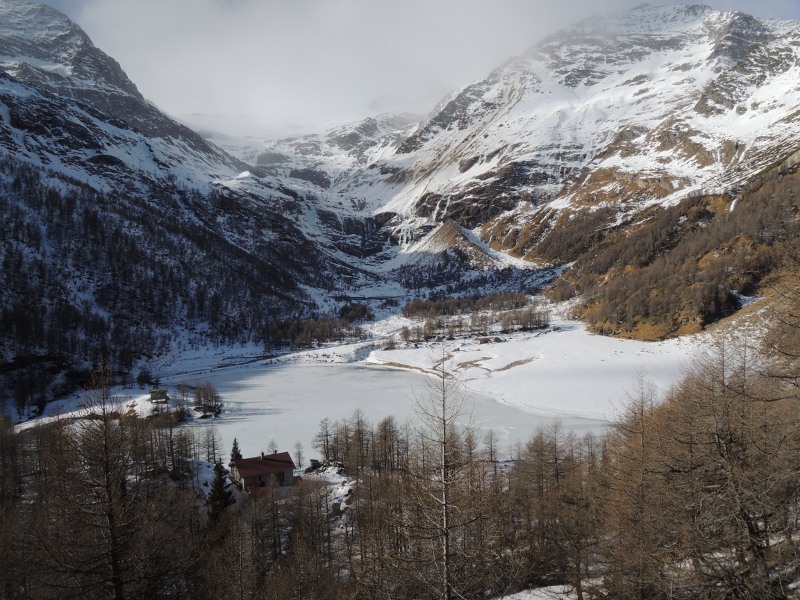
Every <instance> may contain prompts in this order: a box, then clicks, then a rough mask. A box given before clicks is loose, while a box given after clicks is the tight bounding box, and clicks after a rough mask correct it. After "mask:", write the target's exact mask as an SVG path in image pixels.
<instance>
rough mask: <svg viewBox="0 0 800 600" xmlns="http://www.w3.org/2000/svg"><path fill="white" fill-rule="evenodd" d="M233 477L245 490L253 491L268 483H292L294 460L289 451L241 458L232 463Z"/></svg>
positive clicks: (279, 484)
mask: <svg viewBox="0 0 800 600" xmlns="http://www.w3.org/2000/svg"><path fill="white" fill-rule="evenodd" d="M230 467H231V479H232V480H233V482H234V483H236V484H237V485H238V486H239V487H241V488H242V489H243V490H244V491H245V492H248V493H253V492H256V491H257V490H258V488H262V487H265V486H267V485H277V486H282V485H292V483H293V481H294V468H295V467H294V461H293V460H292V457H291V456H289V453H288V452H276V453H275V454H264V453H263V452H262V453H261V456H256V457H255V458H240V459H238V460H234V461H233V462H231V464H230Z"/></svg>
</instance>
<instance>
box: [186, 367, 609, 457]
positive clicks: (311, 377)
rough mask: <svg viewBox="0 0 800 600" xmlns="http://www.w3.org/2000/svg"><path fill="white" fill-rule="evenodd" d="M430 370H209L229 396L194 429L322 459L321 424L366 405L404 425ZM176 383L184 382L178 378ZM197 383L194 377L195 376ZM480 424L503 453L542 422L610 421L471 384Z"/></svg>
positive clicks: (249, 448)
mask: <svg viewBox="0 0 800 600" xmlns="http://www.w3.org/2000/svg"><path fill="white" fill-rule="evenodd" d="M429 379H430V378H429V377H427V376H425V375H423V374H422V373H418V372H414V371H409V370H401V369H395V368H389V367H383V366H378V365H369V364H363V363H362V364H359V363H350V364H348V363H340V364H331V365H318V364H317V365H315V364H311V365H274V366H265V365H255V364H254V365H250V366H245V367H235V368H230V369H224V370H219V371H211V372H208V373H204V374H203V375H202V376H201V378H200V379H199V382H200V383H202V382H203V381H206V380H207V381H210V382H211V383H212V384H213V385H214V386H215V387H216V388H217V390H218V391H219V393H220V394H221V395H222V397H223V402H224V404H225V409H224V411H223V413H222V415H220V416H219V417H217V418H215V419H213V420H210V419H209V420H203V421H198V422H196V423H195V424H193V425H192V427H206V426H210V425H212V424H213V425H214V427H216V429H217V431H218V432H219V434H220V437H221V438H222V443H223V451H224V454H223V458H227V456H228V453H229V451H230V447H231V444H232V443H233V438H234V437H235V438H237V440H238V442H239V446H240V447H241V449H242V453H243V454H244V455H245V456H255V455H257V454H258V453H259V452H261V451H262V450H264V451H267V450H268V448H269V446H270V442H271V440H274V441H275V443H276V445H277V447H278V448H279V449H280V450H286V451H290V452H292V453H294V446H295V444H296V443H297V442H298V441H299V442H300V443H302V444H303V448H304V454H305V456H306V458H314V457H317V453H316V451H315V450H313V449H312V439H313V437H314V435H315V434H316V432H317V430H318V427H319V422H320V421H321V420H322V419H323V418H325V417H328V418H329V419H330V420H331V422H333V421H336V420H342V419H347V418H348V417H349V416H350V415H352V414H353V412H354V411H355V410H356V409H359V408H360V409H361V410H362V411H363V412H364V414H365V416H366V418H367V419H368V420H369V422H370V423H371V424H372V425H375V424H377V423H378V421H380V420H381V419H383V418H384V417H386V416H388V415H392V416H394V417H395V419H396V420H397V422H398V424H403V423H404V422H405V421H406V420H407V419H413V417H414V403H415V400H414V399H415V396H417V397H423V396H425V395H426V394H428V393H429V392H428V388H427V386H426V380H429ZM170 383H171V384H176V383H177V382H173V381H171V382H170ZM187 383H189V384H194V383H196V382H194V381H187ZM464 395H465V399H466V400H467V403H466V405H467V406H470V405H471V406H472V408H473V410H472V421H473V424H474V425H475V426H476V427H477V428H478V429H479V431H480V433H481V435H484V434H485V433H486V432H487V431H488V430H489V429H491V430H493V431H494V434H495V439H496V441H497V445H498V449H499V450H500V451H501V456H503V457H506V456H508V455H509V454H510V452H511V450H512V449H513V448H514V446H515V445H516V444H517V443H522V444H524V443H525V442H526V441H527V440H528V439H529V438H530V437H531V436H532V435H533V434H534V433H535V432H536V430H537V428H538V427H542V426H547V425H549V424H551V423H553V422H554V421H556V420H557V419H559V420H560V421H561V423H562V425H563V427H564V429H567V430H573V431H575V432H576V433H577V434H579V435H583V434H584V433H586V432H589V431H593V432H597V433H601V432H602V431H603V429H604V428H605V427H606V426H607V425H608V422H607V421H603V420H599V419H587V418H581V417H576V416H574V415H572V416H570V415H557V414H553V413H544V412H537V411H536V410H534V409H531V408H528V407H521V406H520V407H517V406H511V405H508V404H503V403H500V402H498V401H497V400H495V399H494V398H491V397H490V396H488V395H486V394H485V393H484V394H481V393H478V392H475V391H471V390H469V389H466V388H465V389H464Z"/></svg>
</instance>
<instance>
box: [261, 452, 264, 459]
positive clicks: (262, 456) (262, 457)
mask: <svg viewBox="0 0 800 600" xmlns="http://www.w3.org/2000/svg"><path fill="white" fill-rule="evenodd" d="M261 460H264V451H263V450H262V451H261Z"/></svg>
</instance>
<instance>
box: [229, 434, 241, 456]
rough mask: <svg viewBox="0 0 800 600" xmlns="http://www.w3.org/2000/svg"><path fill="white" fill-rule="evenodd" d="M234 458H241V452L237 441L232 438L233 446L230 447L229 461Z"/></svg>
mask: <svg viewBox="0 0 800 600" xmlns="http://www.w3.org/2000/svg"><path fill="white" fill-rule="evenodd" d="M235 460H242V452H241V450H239V442H238V440H237V439H236V438H233V447H231V462H233V461H235Z"/></svg>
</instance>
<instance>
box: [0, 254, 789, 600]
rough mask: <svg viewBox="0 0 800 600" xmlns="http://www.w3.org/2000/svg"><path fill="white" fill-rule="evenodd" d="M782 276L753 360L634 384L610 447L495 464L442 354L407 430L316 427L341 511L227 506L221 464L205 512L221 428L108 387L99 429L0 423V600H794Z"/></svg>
mask: <svg viewBox="0 0 800 600" xmlns="http://www.w3.org/2000/svg"><path fill="white" fill-rule="evenodd" d="M795 266H796V265H795ZM794 273H795V279H794V281H793V283H790V284H786V285H784V286H783V287H782V288H781V290H780V291H781V295H780V297H779V299H778V301H776V303H775V308H774V310H775V316H774V319H773V321H774V323H776V325H775V326H774V327H773V328H772V329H771V330H770V331H769V332H768V333H767V335H765V336H764V346H763V347H754V346H753V345H752V344H751V343H750V342H749V341H748V340H746V339H738V340H726V341H724V342H720V343H719V344H717V345H716V346H714V347H712V348H710V349H709V350H708V351H707V352H706V354H704V355H701V356H698V357H696V359H695V360H694V362H693V366H692V368H691V370H690V371H689V372H688V373H687V374H686V376H685V378H684V379H683V381H681V382H680V383H679V384H678V385H676V386H675V387H674V388H673V389H672V390H670V391H669V392H668V394H667V395H666V397H665V398H663V399H659V400H657V399H656V397H655V393H654V391H653V390H652V388H651V386H650V385H649V384H648V383H647V381H646V380H645V379H641V380H640V381H638V382H636V384H635V385H634V386H633V389H632V390H631V391H630V392H629V394H628V396H629V397H628V401H627V404H626V406H627V408H626V410H625V413H624V414H623V415H622V417H621V419H620V420H619V422H618V423H617V424H616V425H615V426H614V427H613V429H612V430H611V431H610V433H609V434H608V435H607V436H602V437H596V436H592V435H589V436H586V437H583V438H580V437H577V436H576V435H574V434H573V433H572V432H569V431H566V430H564V429H563V428H562V427H561V426H560V425H559V424H555V425H552V426H550V427H548V428H546V429H543V430H540V431H538V432H536V433H535V434H534V435H533V436H532V437H531V438H530V440H529V441H528V442H527V443H526V444H525V445H524V446H522V447H518V448H517V449H515V450H514V451H513V453H512V454H513V456H509V455H507V454H506V455H504V456H500V455H499V454H498V450H497V448H496V444H495V441H494V439H493V438H492V436H491V435H488V436H486V435H483V434H481V433H480V431H479V430H477V429H475V428H474V427H472V426H470V425H469V423H468V419H467V418H466V416H465V415H466V413H468V410H466V407H464V406H463V403H462V401H461V397H460V394H459V389H458V382H457V380H456V379H454V378H453V377H452V374H451V373H450V372H449V371H448V369H447V366H446V365H447V356H442V361H441V362H440V364H439V367H438V371H437V372H438V377H436V378H433V379H432V380H431V383H432V385H431V387H430V388H429V389H428V390H426V391H425V392H424V393H422V394H421V395H420V396H419V398H417V402H418V410H417V418H415V419H414V420H413V422H409V423H403V424H401V423H398V422H397V421H396V420H395V419H393V418H392V417H386V418H384V419H382V420H381V421H380V422H379V423H377V424H374V425H373V424H371V423H369V422H368V421H367V420H366V418H365V416H364V414H363V413H362V412H361V411H359V410H357V411H355V412H354V413H353V414H352V415H351V416H350V417H349V418H347V419H344V420H341V421H335V422H331V421H330V420H329V419H323V420H322V421H321V422H320V425H319V430H318V433H317V435H316V437H315V440H314V449H315V450H316V451H317V452H318V455H319V456H320V457H321V458H324V459H325V460H326V461H328V463H329V464H338V465H341V466H340V467H339V468H340V469H343V470H345V471H346V472H347V473H348V474H349V475H350V476H351V477H352V480H353V482H354V483H353V491H352V493H350V494H349V495H348V496H347V497H346V499H344V500H341V499H340V500H336V501H334V500H333V497H332V495H331V493H330V488H329V486H328V485H326V484H325V483H324V482H323V481H322V480H320V479H317V478H315V477H313V476H311V475H307V476H304V477H303V480H302V481H300V482H299V483H298V484H297V485H295V486H294V487H292V488H290V489H287V488H281V489H275V488H271V487H267V488H264V489H263V493H259V494H255V495H253V496H250V497H248V496H241V497H240V500H239V501H238V502H237V503H236V504H235V505H233V506H230V505H229V504H230V500H231V496H230V494H229V492H230V489H227V490H226V487H225V483H224V480H223V478H222V470H221V466H220V467H217V468H216V475H215V481H214V482H213V483H212V485H211V489H210V494H209V495H208V501H207V502H203V501H200V499H199V498H198V488H197V486H196V482H195V481H194V475H193V474H192V473H193V469H192V465H193V464H196V463H195V462H194V461H196V460H198V459H211V460H213V459H214V458H216V457H218V456H220V455H222V454H224V452H223V450H222V449H221V448H219V442H218V440H215V435H214V431H213V428H209V429H208V432H209V435H208V436H206V435H196V432H197V431H199V430H198V429H196V428H181V427H175V426H174V425H175V424H174V422H173V420H172V417H171V416H170V414H171V413H170V411H167V412H162V413H160V414H157V415H154V416H153V417H151V418H147V419H142V418H137V417H135V416H133V415H129V414H127V413H126V412H125V411H124V407H122V406H119V405H117V404H116V403H114V401H113V397H110V395H109V392H108V385H109V382H110V381H111V379H112V378H113V373H111V372H110V371H108V370H105V371H102V372H101V373H100V374H99V375H98V376H97V377H96V378H95V380H94V388H95V390H96V392H95V395H94V397H93V401H92V402H91V403H90V404H91V405H90V406H87V409H91V410H92V411H93V414H94V417H93V418H90V419H84V420H81V421H77V422H64V421H60V422H56V423H54V424H52V425H47V426H41V427H38V428H34V429H26V430H24V431H15V429H14V428H13V427H11V425H10V422H9V421H8V420H7V419H3V421H2V423H0V425H2V426H0V466H1V467H2V469H1V470H0V507H1V508H2V510H1V511H0V525H2V526H1V527H0V561H1V562H2V565H3V568H2V569H0V597H4V598H70V597H75V598H106V597H113V598H162V597H163V598H167V597H169V598H176V597H177V598H198V599H202V598H219V597H228V596H230V597H238V598H268V599H275V600H278V599H286V598H298V599H300V598H322V599H325V598H343V599H362V598H363V599H368V598H421V599H425V598H430V599H434V598H439V599H446V598H474V599H478V598H487V597H489V598H492V597H502V596H503V595H504V594H507V593H510V592H513V591H516V590H520V589H525V588H528V587H531V586H543V585H551V584H556V583H560V584H564V585H567V586H570V587H571V588H572V590H573V593H574V594H575V595H576V596H577V597H578V598H580V599H581V600H584V599H590V598H592V599H601V598H602V599H606V598H609V599H610V598H615V599H618V598H622V599H627V598H630V599H645V598H647V599H650V598H655V599H657V598H664V599H665V600H666V599H668V598H686V599H692V598H700V599H708V600H711V599H714V600H716V599H719V598H725V599H739V598H758V599H772V598H775V599H777V598H790V597H793V596H792V594H793V593H794V592H793V590H794V586H795V582H796V581H798V579H800V548H798V540H800V528H799V527H798V522H799V521H800V469H798V468H797V464H796V463H797V459H796V457H797V456H798V453H800V352H799V351H798V346H797V336H798V334H800V319H799V318H798V315H800V295H799V294H798V290H800V287H798V282H797V278H796V273H800V270H795V271H794ZM201 387H202V386H201ZM201 488H202V486H201Z"/></svg>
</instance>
